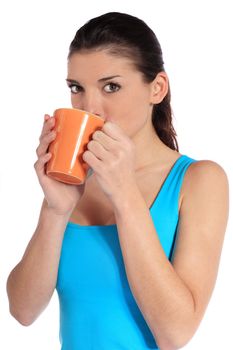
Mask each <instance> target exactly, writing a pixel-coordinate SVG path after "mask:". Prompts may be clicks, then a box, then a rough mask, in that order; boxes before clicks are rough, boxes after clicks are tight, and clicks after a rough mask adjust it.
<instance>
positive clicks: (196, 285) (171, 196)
mask: <svg viewBox="0 0 233 350" xmlns="http://www.w3.org/2000/svg"><path fill="white" fill-rule="evenodd" d="M67 84H68V86H69V88H70V91H71V102H72V107H73V108H79V109H83V110H87V111H89V112H92V113H94V114H97V115H100V116H101V117H103V118H104V119H105V124H104V126H103V128H102V130H101V131H97V132H95V133H93V135H92V140H91V141H90V142H89V143H88V145H87V150H86V151H85V152H84V154H83V159H84V161H85V162H86V163H88V164H89V165H90V167H91V169H92V171H93V173H92V175H91V176H90V177H88V179H87V181H86V183H85V184H84V185H80V186H74V185H66V184H63V183H61V182H58V181H56V180H53V179H51V178H49V177H48V176H47V175H46V173H45V165H46V163H47V161H48V160H49V158H50V156H51V155H50V154H49V153H47V151H48V146H49V143H50V142H51V141H52V140H53V139H54V138H55V137H56V135H55V134H54V132H53V128H54V123H55V121H54V117H50V116H49V115H45V121H44V126H43V129H42V133H41V136H40V143H39V146H38V148H37V156H38V160H37V161H36V163H35V165H34V166H35V170H36V173H37V175H38V179H39V183H40V185H41V187H42V190H43V192H44V201H43V203H42V207H41V212H40V216H39V220H38V225H37V228H36V231H35V233H34V235H33V237H32V239H31V241H30V242H29V244H28V247H27V249H26V251H25V254H24V256H23V258H22V260H21V261H20V262H19V263H18V265H17V266H16V267H15V268H14V269H13V270H12V272H11V273H10V275H9V278H8V283H7V290H8V297H9V304H10V312H11V314H12V315H13V316H14V317H15V318H16V319H17V320H18V321H19V322H20V323H22V324H23V325H30V324H31V323H32V322H33V321H34V320H35V319H36V318H37V317H38V316H39V314H40V313H41V312H42V311H43V310H44V309H45V307H46V306H47V304H48V303H49V300H50V298H51V296H52V294H53V292H54V290H55V288H56V290H57V292H58V296H59V301H60V339H61V345H62V349H63V350H91V349H92V350H118V349H119V350H120V349H125V350H126V349H127V350H142V349H162V350H172V349H179V348H181V347H183V346H184V345H185V344H186V343H187V342H188V341H189V340H190V339H191V338H192V336H193V334H194V333H195V331H196V330H197V328H198V326H199V324H200V322H201V320H202V318H203V315H204V313H205V310H206V307H207V305H208V302H209V300H210V297H211V294H212V291H213V288H214V285H215V281H216V276H217V271H218V266H219V261H220V254H221V250H222V244H223V240H224V233H225V230H226V225H227V219H228V179H227V176H226V173H225V171H224V170H223V168H222V167H221V166H220V165H219V164H217V163H216V162H214V161H211V160H199V161H197V160H195V159H193V158H190V157H189V156H187V155H185V154H181V153H179V149H178V144H177V140H176V133H175V130H174V128H173V125H172V112H171V106H170V88H169V80H168V76H167V74H166V72H165V70H164V63H163V58H162V51H161V47H160V44H159V42H158V40H157V38H156V36H155V34H154V33H153V32H152V30H151V29H150V28H149V27H148V26H147V25H146V24H145V23H144V22H143V21H142V20H140V19H138V18H136V17H133V16H130V15H127V14H123V13H116V12H113V13H107V14H104V15H102V16H99V17H97V18H94V19H92V20H90V21H89V22H87V23H86V24H85V25H84V26H83V27H81V28H80V29H79V30H78V31H77V33H76V35H75V37H74V39H73V41H72V42H71V45H70V50H69V55H68V75H67Z"/></svg>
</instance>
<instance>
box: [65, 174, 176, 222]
mask: <svg viewBox="0 0 233 350" xmlns="http://www.w3.org/2000/svg"><path fill="white" fill-rule="evenodd" d="M166 175H167V172H166V171H165V172H164V171H163V172H161V173H160V174H157V175H156V174H155V173H154V172H153V171H151V172H147V174H146V175H145V174H142V175H141V176H138V178H137V184H138V188H139V190H140V192H141V194H142V196H143V198H144V200H145V202H146V204H147V207H148V209H149V208H150V207H151V206H152V204H153V203H154V201H155V199H156V197H157V196H158V194H159V192H160V190H161V188H162V186H163V183H164V181H165V179H166ZM181 200H182V191H181V195H180V198H179V208H180V205H181ZM70 221H71V222H74V223H77V224H80V225H85V226H86V225H101V226H102V225H112V224H115V223H116V221H115V217H114V212H113V208H112V204H111V202H110V201H109V199H108V198H107V196H106V195H105V194H104V192H103V191H102V189H101V188H100V186H99V185H98V183H97V181H96V180H95V178H94V177H93V176H92V177H90V178H89V179H88V181H87V183H86V187H85V192H84V195H83V197H82V198H81V200H80V201H79V202H78V204H77V206H76V207H75V209H74V211H73V213H72V215H71V217H70Z"/></svg>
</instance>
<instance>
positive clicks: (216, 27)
mask: <svg viewBox="0 0 233 350" xmlns="http://www.w3.org/2000/svg"><path fill="white" fill-rule="evenodd" d="M230 5H231V1H224V0H221V1H185V0H183V1H179V0H177V1H168V0H167V1H165V0H163V1H155V0H154V1H153V2H152V1H151V2H149V1H146V2H145V1H143V2H140V1H139V2H136V1H129V0H128V1H125V0H124V1H119V0H118V1H117V2H115V1H114V2H111V1H101V0H98V1H95V2H94V1H93V2H90V1H85V2H80V1H78V0H76V1H67V0H66V1H58V0H57V1H49V0H47V1H42V0H40V1H25V0H21V1H16V0H15V1H10V0H9V1H5V3H4V2H3V1H2V2H1V5H0V36H1V37H0V39H1V40H0V45H1V55H0V60H1V64H0V77H1V79H0V89H1V94H0V97H1V113H0V118H1V124H0V142H1V143H0V157H1V158H0V166H1V170H0V205H1V208H0V213H1V221H0V225H1V226H0V227H1V235H0V239H1V242H0V289H1V290H0V329H1V345H0V347H1V349H12V350H13V349H16V348H17V349H24V350H29V349H30V350H31V349H33V350H37V349H38V350H39V349H40V350H41V349H59V339H58V327H59V323H58V320H59V308H58V298H57V294H56V292H55V293H54V295H53V297H52V300H51V302H50V304H49V306H48V307H47V308H46V310H45V311H44V312H43V313H42V314H41V315H40V317H39V318H38V319H37V320H36V321H35V323H34V324H33V325H31V326H30V327H23V326H21V325H20V324H19V323H18V322H17V321H15V319H13V317H11V316H10V314H9V312H8V300H7V295H6V288H5V285H6V279H7V276H8V274H9V273H10V271H11V269H12V268H13V267H14V266H15V265H16V264H17V263H18V261H19V259H20V258H21V257H22V255H23V252H24V250H25V248H26V245H27V243H28V241H29V240H30V238H31V236H32V234H33V232H34V230H35V228H36V225H37V220H38V215H39V209H40V206H41V201H42V198H43V195H42V190H41V188H40V186H39V183H38V181H37V177H36V173H35V171H34V167H33V164H34V162H35V161H36V153H35V150H36V147H37V146H38V142H39V141H38V138H39V135H40V132H41V127H42V124H43V116H44V114H45V113H49V114H52V113H53V111H54V109H56V108H58V107H70V96H69V90H68V89H67V87H66V84H65V78H66V57H67V54H68V47H69V44H70V42H71V40H72V39H73V37H74V35H75V33H76V31H77V29H78V28H79V27H80V26H81V25H83V24H84V22H86V21H87V20H89V19H90V18H92V17H95V16H98V15H100V14H103V13H105V12H109V11H120V12H127V13H129V14H132V15H136V16H138V17H140V18H142V19H143V20H144V21H146V22H147V24H149V26H150V27H151V28H152V29H153V30H154V32H155V33H156V35H157V37H158V39H159V41H160V44H161V46H162V50H163V54H164V61H165V69H166V71H167V73H168V75H169V78H170V85H171V93H172V107H173V110H174V114H175V119H174V125H175V129H176V131H177V134H178V142H179V146H180V152H181V153H182V154H186V155H188V156H190V157H193V158H195V159H210V160H213V161H215V162H217V163H219V164H220V165H221V166H222V167H223V168H224V169H225V171H226V173H227V175H228V178H229V182H230V185H231V181H232V175H233V174H232V172H233V171H232V155H231V152H230V147H231V146H230V144H231V142H232V129H231V127H232V123H231V121H232V118H233V115H232V95H233V91H232V79H233V69H232V62H233V50H232V42H233V40H232V33H233V21H232V10H231V7H230ZM231 148H232V147H231ZM231 232H232V218H231V216H230V219H229V222H228V228H227V232H226V236H225V242H224V247H223V251H222V257H221V263H220V267H219V274H218V279H217V283H216V286H215V289H214V292H213V294H212V298H211V301H210V303H209V305H208V308H207V311H206V314H205V316H204V319H203V321H202V322H201V325H200V327H199V328H198V330H197V332H196V333H195V335H194V337H193V338H192V340H191V341H190V342H189V344H187V346H185V349H187V350H194V349H195V350H197V349H211V350H214V349H216V350H217V349H218V350H219V349H224V350H225V349H233V340H232V325H233V321H232V313H233V302H232V296H233V287H232V266H233V258H232V235H231ZM48 268H49V267H48ZM77 350H78V349H77ZM100 350H101V349H100ZM109 350H110V349H109ZM129 350H130V349H129Z"/></svg>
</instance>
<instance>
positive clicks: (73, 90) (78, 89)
mask: <svg viewBox="0 0 233 350" xmlns="http://www.w3.org/2000/svg"><path fill="white" fill-rule="evenodd" d="M68 87H69V89H70V91H71V93H72V94H78V93H79V92H81V91H82V87H81V86H79V85H76V84H70V85H68Z"/></svg>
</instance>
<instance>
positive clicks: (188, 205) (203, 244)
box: [172, 160, 229, 326]
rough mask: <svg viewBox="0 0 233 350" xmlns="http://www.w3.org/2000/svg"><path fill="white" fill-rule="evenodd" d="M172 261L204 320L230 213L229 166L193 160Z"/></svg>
mask: <svg viewBox="0 0 233 350" xmlns="http://www.w3.org/2000/svg"><path fill="white" fill-rule="evenodd" d="M183 187H184V188H183V196H182V202H181V208H180V213H179V214H180V215H179V223H178V229H177V238H176V245H175V249H174V254H173V257H172V264H173V267H174V269H175V271H176V272H177V274H178V275H179V276H180V278H181V279H182V280H183V281H184V283H185V284H186V285H187V286H188V287H189V289H190V291H191V293H192V295H193V299H194V302H195V311H196V319H195V324H196V326H197V324H198V323H199V322H200V320H201V319H202V317H203V315H204V311H205V309H206V307H207V304H208V302H209V299H210V296H211V294H212V291H213V289H214V285H215V281H216V277H217V271H218V266H219V262H220V256H221V250H222V245H223V241H224V234H225V231H226V226H227V221H228V213H229V184H228V178H227V174H226V172H225V170H224V169H223V167H222V166H221V165H219V164H218V163H216V162H214V161H211V160H201V161H197V162H194V163H192V164H191V165H190V166H189V167H188V169H187V172H186V174H185V178H184V183H183Z"/></svg>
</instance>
